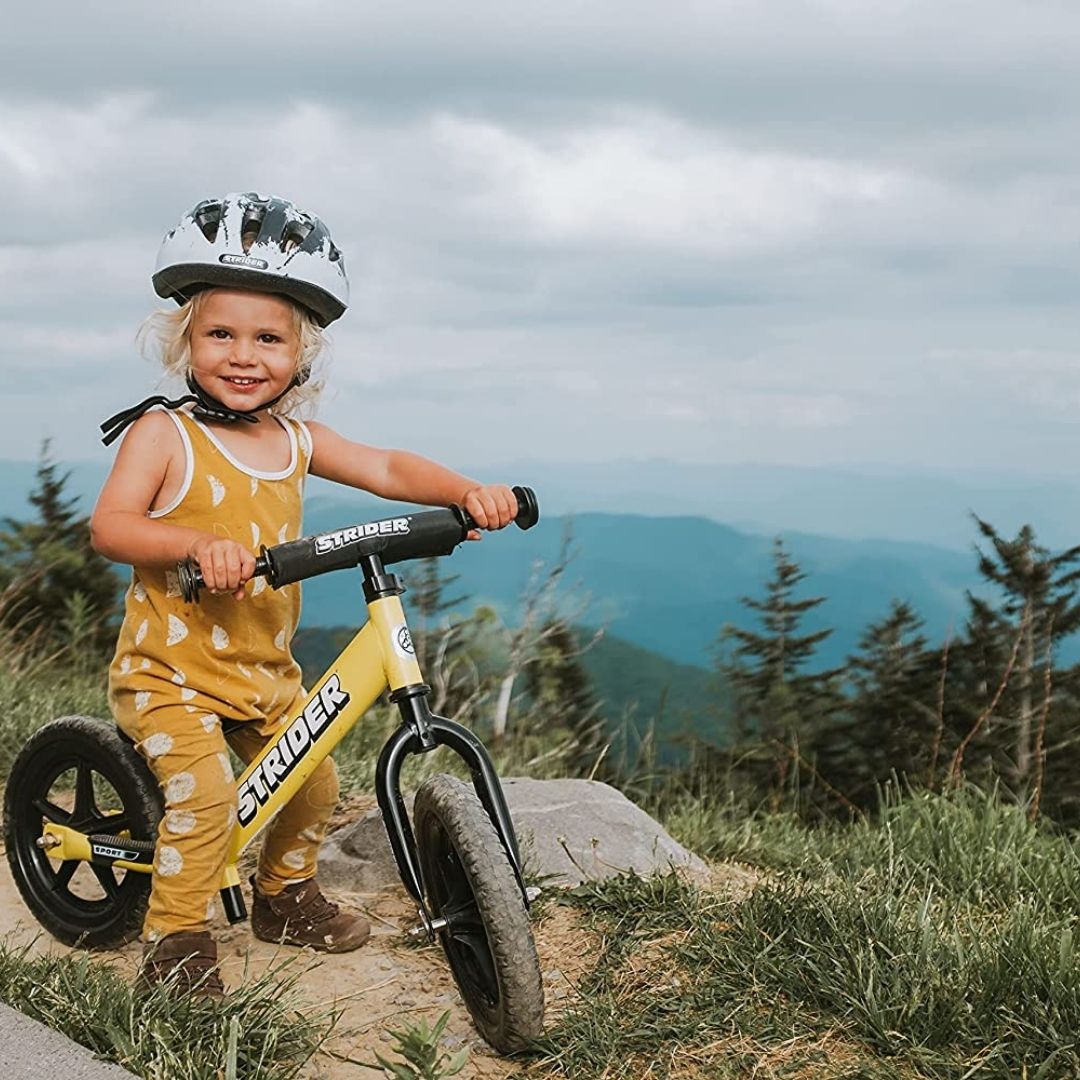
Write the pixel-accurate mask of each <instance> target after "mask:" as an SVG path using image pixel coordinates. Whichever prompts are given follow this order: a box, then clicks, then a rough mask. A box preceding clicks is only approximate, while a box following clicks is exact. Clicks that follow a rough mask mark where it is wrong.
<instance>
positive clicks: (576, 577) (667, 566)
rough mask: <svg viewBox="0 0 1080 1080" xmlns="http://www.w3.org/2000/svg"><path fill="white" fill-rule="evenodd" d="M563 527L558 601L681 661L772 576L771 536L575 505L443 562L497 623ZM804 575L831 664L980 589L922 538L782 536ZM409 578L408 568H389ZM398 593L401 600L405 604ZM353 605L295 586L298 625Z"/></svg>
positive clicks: (744, 619)
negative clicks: (872, 629)
mask: <svg viewBox="0 0 1080 1080" xmlns="http://www.w3.org/2000/svg"><path fill="white" fill-rule="evenodd" d="M386 505H387V504H383V506H381V507H380V506H378V505H377V504H375V503H373V502H371V501H367V500H362V499H360V498H356V499H351V498H345V499H337V498H331V497H327V496H319V497H316V498H313V499H312V500H311V501H310V503H309V505H308V510H307V518H306V523H305V525H306V529H307V531H309V532H318V531H323V530H327V529H331V528H337V527H340V526H341V525H342V524H346V523H351V522H354V521H362V520H364V519H365V518H366V517H372V516H375V515H377V514H382V513H385V512H386V509H385V508H386ZM568 523H569V525H570V527H571V528H572V532H573V537H574V547H575V549H576V557H575V558H574V561H573V563H572V564H571V567H570V570H569V572H568V575H567V577H568V581H567V582H566V589H565V594H566V596H567V602H568V604H571V602H575V603H576V602H579V601H580V600H581V599H582V598H585V597H587V598H588V601H589V603H588V608H587V610H586V611H585V613H584V615H583V616H582V617H581V620H580V621H582V622H583V623H585V624H587V625H592V626H604V627H606V628H607V630H608V631H609V632H610V633H611V634H613V635H615V636H616V637H618V638H621V639H623V640H625V641H627V642H630V643H632V644H634V645H637V646H640V647H642V648H645V649H648V650H649V651H651V652H655V653H658V654H660V655H661V656H664V657H667V658H668V659H670V660H673V661H675V662H676V663H679V664H689V665H695V666H698V667H706V666H710V665H711V662H712V657H713V649H714V644H715V642H716V639H717V635H718V634H719V633H720V630H721V628H722V627H723V626H724V624H725V623H729V622H737V623H739V624H740V625H747V623H748V613H747V612H746V610H745V609H744V608H743V607H742V605H741V604H740V603H739V597H740V596H743V595H746V594H750V595H755V596H756V595H759V594H760V593H761V592H762V588H763V583H764V581H765V579H766V577H767V576H768V575H769V573H770V572H771V565H772V564H771V549H772V538H771V537H768V536H760V535H754V534H749V533H745V532H742V531H740V530H738V529H733V528H731V527H730V526H726V525H721V524H719V523H717V522H715V521H709V520H707V519H705V518H701V517H642V516H637V515H631V514H594V513H588V514H578V515H576V516H575V517H573V518H572V519H568V518H561V517H552V516H550V515H546V516H543V517H542V518H541V522H540V524H539V525H538V526H537V527H536V528H535V529H533V530H531V531H530V532H524V533H523V532H520V531H519V530H517V529H514V528H510V529H507V530H505V531H504V532H502V533H498V534H489V535H487V536H485V537H484V539H483V540H482V541H481V542H479V543H467V544H465V545H463V546H462V547H461V548H459V549H458V550H457V551H456V552H455V553H454V554H453V555H452V556H450V557H449V558H448V559H447V560H446V570H447V572H448V573H456V574H460V575H461V579H460V581H459V582H458V583H457V584H456V586H455V590H456V591H458V592H463V593H465V594H467V595H468V597H469V600H468V604H469V605H474V604H477V603H486V604H490V605H491V606H493V607H494V608H496V609H497V610H498V611H500V612H501V613H502V614H503V616H504V618H506V619H507V620H508V621H511V622H512V621H514V620H515V618H516V608H517V602H518V598H519V597H520V596H521V595H522V592H523V590H524V588H525V586H526V584H527V582H528V580H529V576H530V573H531V572H532V568H533V566H534V565H535V564H536V563H538V562H540V563H545V564H547V565H550V564H551V563H552V562H553V561H554V560H555V558H556V557H557V554H558V550H559V546H560V542H561V539H562V535H563V530H564V529H565V528H566V527H567V525H568ZM786 540H787V542H788V545H789V548H790V550H791V551H792V552H793V554H794V555H795V557H796V559H797V560H798V561H799V562H800V564H801V565H802V566H803V568H804V569H805V570H806V572H807V574H808V575H809V576H808V580H807V581H806V583H805V588H804V593H805V595H822V596H826V597H827V598H828V603H826V604H823V605H821V606H820V607H819V608H817V609H815V610H814V611H813V612H812V613H811V614H810V616H809V617H808V619H807V623H806V625H807V628H808V629H819V628H822V627H826V626H829V627H833V628H834V631H835V632H834V633H833V635H832V637H830V638H829V639H828V640H827V641H826V642H824V644H823V645H822V646H821V648H820V649H819V653H818V660H819V662H820V664H821V665H823V666H829V667H831V666H834V665H836V664H838V663H842V662H843V660H844V658H845V657H846V656H847V655H848V654H849V653H850V652H851V651H853V650H854V649H855V647H856V644H857V641H858V638H859V636H860V634H861V633H862V631H863V629H864V628H865V627H866V625H867V624H868V623H870V622H871V621H873V620H876V619H879V618H881V617H882V616H884V615H885V613H886V612H887V610H888V607H889V602H890V600H891V599H892V598H893V597H898V598H900V599H904V600H907V601H908V602H909V603H911V604H912V605H913V606H914V607H915V608H916V610H917V611H919V612H920V614H921V615H922V616H923V618H924V619H925V620H926V623H927V632H928V635H929V636H930V638H931V639H934V638H942V637H944V635H945V634H947V633H948V632H949V631H950V629H956V630H958V629H960V628H961V626H962V623H963V619H964V617H965V610H966V605H965V598H964V591H965V589H966V588H969V587H970V588H975V589H978V588H979V581H978V575H977V572H976V567H975V560H974V558H973V557H972V556H971V555H968V554H961V553H959V552H954V551H947V550H944V549H940V548H934V547H932V546H930V545H925V544H905V543H896V542H892V541H861V542H852V541H849V540H838V539H834V538H830V537H823V536H813V535H810V534H802V533H791V534H788V535H787V536H786ZM398 573H400V574H401V575H402V576H403V577H404V579H405V581H406V583H408V578H409V568H408V565H407V564H406V565H404V566H402V567H399V568H398ZM407 602H408V597H406V604H407ZM362 614H363V598H362V596H361V594H360V587H359V582H358V581H357V583H356V584H354V585H350V583H349V579H348V576H347V575H342V574H335V575H328V576H327V577H323V578H314V579H312V580H311V581H309V582H307V583H306V585H305V591H304V611H303V615H302V619H301V622H302V625H305V626H319V625H321V626H339V625H348V624H350V623H354V622H355V621H356V620H357V619H358V618H359V617H362Z"/></svg>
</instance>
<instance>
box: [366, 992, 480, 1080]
mask: <svg viewBox="0 0 1080 1080" xmlns="http://www.w3.org/2000/svg"><path fill="white" fill-rule="evenodd" d="M449 1020H450V1010H449V1009H448V1010H447V1011H446V1012H444V1013H443V1014H442V1016H440V1017H439V1019H438V1020H436V1021H435V1026H434V1027H433V1028H429V1027H428V1023H427V1019H426V1018H424V1017H422V1018H421V1019H420V1021H419V1023H417V1024H406V1025H405V1026H404V1027H400V1028H390V1036H391V1038H392V1039H393V1040H394V1042H395V1044H396V1045H395V1047H394V1053H395V1054H397V1056H398V1057H400V1058H403V1059H404V1060H403V1061H400V1062H395V1061H389V1060H388V1059H387V1058H384V1057H383V1056H382V1054H376V1055H375V1060H376V1061H377V1062H378V1065H371V1066H369V1067H370V1068H373V1069H374V1068H380V1069H382V1071H383V1073H384V1074H385V1075H386V1076H387V1077H389V1078H390V1080H445V1078H447V1077H451V1076H457V1074H458V1073H459V1072H461V1070H462V1069H464V1068H465V1062H466V1061H467V1060H468V1057H469V1051H468V1049H466V1048H462V1049H461V1050H459V1051H458V1052H457V1053H456V1054H454V1055H453V1056H451V1055H450V1054H447V1053H446V1052H444V1051H443V1050H442V1049H441V1048H440V1040H441V1039H442V1034H443V1032H444V1031H445V1030H446V1025H447V1023H448V1022H449Z"/></svg>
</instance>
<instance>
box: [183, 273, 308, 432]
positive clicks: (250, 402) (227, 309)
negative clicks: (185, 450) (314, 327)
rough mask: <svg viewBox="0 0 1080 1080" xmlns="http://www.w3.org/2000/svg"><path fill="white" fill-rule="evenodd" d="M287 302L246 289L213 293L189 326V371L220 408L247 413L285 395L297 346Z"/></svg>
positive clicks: (295, 359)
mask: <svg viewBox="0 0 1080 1080" xmlns="http://www.w3.org/2000/svg"><path fill="white" fill-rule="evenodd" d="M295 324H296V319H295V317H294V313H293V308H292V305H291V304H290V303H289V301H288V300H284V299H282V298H281V297H280V296H274V295H272V294H270V293H260V292H249V291H248V290H246V289H211V290H210V291H208V292H207V293H206V295H205V296H204V297H203V299H202V302H201V303H200V304H199V306H198V309H197V311H196V313H195V315H194V317H193V318H192V321H191V371H192V374H193V375H194V376H195V379H196V380H197V382H198V383H199V385H200V386H201V387H202V388H203V389H204V390H206V391H207V393H209V394H211V395H212V396H213V397H215V398H217V399H218V401H220V402H221V403H222V404H223V405H227V406H228V407H229V408H230V409H234V410H236V411H237V412H250V411H251V410H252V409H257V408H258V407H259V406H260V405H264V404H265V403H266V402H268V401H272V400H273V399H274V398H275V397H277V396H278V395H279V394H281V393H284V391H285V390H286V389H287V388H288V386H289V383H290V382H291V381H292V377H293V375H294V374H295V373H296V367H297V361H298V358H299V355H300V342H299V340H298V338H297V334H296V325H295Z"/></svg>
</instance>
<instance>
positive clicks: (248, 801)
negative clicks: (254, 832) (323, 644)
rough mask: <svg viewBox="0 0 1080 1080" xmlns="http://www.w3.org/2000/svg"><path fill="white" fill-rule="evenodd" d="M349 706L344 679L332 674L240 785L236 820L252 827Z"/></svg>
mask: <svg viewBox="0 0 1080 1080" xmlns="http://www.w3.org/2000/svg"><path fill="white" fill-rule="evenodd" d="M348 704H349V693H348V691H346V690H343V689H342V688H341V680H340V679H339V678H338V677H337V675H336V674H335V675H331V676H330V678H328V679H327V680H326V682H325V683H324V684H323V687H322V689H321V690H320V691H319V692H318V693H317V694H316V695H315V696H314V697H313V698H312V699H311V700H310V701H309V702H308V703H307V705H305V706H304V711H303V712H302V713H301V714H300V715H299V716H298V717H297V718H296V719H295V720H294V721H293V722H292V723H291V724H290V725H289V726H288V727H287V728H286V729H285V730H284V731H283V732H282V733H281V734H280V735H279V736H278V738H277V742H275V743H274V745H273V746H271V747H270V749H269V750H267V752H266V756H265V757H264V758H263V759H262V760H261V761H260V762H259V764H258V765H256V766H255V770H254V772H252V774H251V775H250V776H249V777H248V778H247V779H246V780H245V781H244V782H243V783H242V784H241V785H240V788H239V792H238V795H239V807H238V809H237V814H236V816H237V818H238V820H239V821H240V824H241V825H249V824H250V823H251V822H252V821H253V820H254V819H255V815H256V814H257V813H258V810H259V807H260V806H262V805H265V803H266V801H267V800H268V799H269V798H270V796H271V795H272V794H273V793H274V792H275V791H277V789H278V788H279V787H281V783H282V781H283V780H284V779H285V777H287V776H288V775H289V773H291V772H292V771H293V769H294V768H295V767H296V765H297V764H298V763H299V762H300V761H302V760H303V759H304V757H305V756H306V754H307V752H308V751H309V750H310V749H311V748H312V746H314V745H315V742H316V740H317V739H318V738H319V736H320V735H321V734H322V733H323V732H324V731H325V730H326V728H327V726H328V725H329V723H330V721H331V720H333V719H334V718H335V717H336V716H337V715H338V713H340V712H341V710H342V709H343V708H345V706H346V705H348Z"/></svg>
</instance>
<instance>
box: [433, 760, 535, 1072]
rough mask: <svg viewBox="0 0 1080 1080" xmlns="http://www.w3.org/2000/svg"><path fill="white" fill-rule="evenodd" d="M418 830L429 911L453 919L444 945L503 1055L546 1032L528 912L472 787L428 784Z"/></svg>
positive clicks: (470, 1003)
mask: <svg viewBox="0 0 1080 1080" xmlns="http://www.w3.org/2000/svg"><path fill="white" fill-rule="evenodd" d="M413 827H414V830H415V833H416V843H417V850H418V853H419V857H420V866H421V870H422V872H423V876H424V884H425V888H426V889H427V893H428V897H427V899H428V905H429V907H430V909H431V913H432V915H433V917H435V918H439V917H442V918H446V919H449V922H450V925H449V926H448V927H447V928H446V929H445V930H441V931H440V932H439V939H440V941H441V942H442V947H443V949H444V951H445V952H446V957H447V959H448V960H449V962H450V970H451V971H452V972H453V974H454V981H455V982H456V983H457V986H458V989H459V990H460V991H461V996H462V997H463V998H464V999H465V1006H466V1008H467V1009H468V1010H469V1013H470V1014H471V1015H472V1018H473V1022H474V1023H475V1024H476V1027H477V1030H478V1031H479V1032H480V1034H481V1035H483V1037H484V1038H485V1039H486V1040H487V1041H488V1042H489V1043H490V1044H491V1045H492V1046H493V1047H494V1048H495V1049H496V1050H498V1051H500V1052H501V1053H504V1054H508V1053H513V1052H514V1051H517V1050H524V1049H526V1048H527V1047H528V1046H529V1045H530V1044H531V1043H533V1042H534V1041H535V1040H536V1039H538V1038H539V1037H540V1036H541V1035H542V1034H543V1031H544V986H543V980H542V979H541V977H540V961H539V960H538V959H537V956H536V943H535V942H534V941H533V936H532V930H531V928H530V926H529V912H528V910H527V909H526V907H525V902H524V900H523V899H522V896H521V890H520V888H519V887H518V883H517V878H516V877H515V875H514V871H513V868H512V867H511V865H510V862H509V860H508V859H507V857H506V852H505V851H504V850H503V847H502V844H501V843H500V842H499V837H498V834H497V833H496V831H495V827H494V826H493V825H492V823H491V819H490V818H489V817H488V816H487V813H486V812H485V810H484V808H483V806H482V805H481V803H480V800H479V799H478V798H477V797H476V794H475V793H474V792H473V791H472V789H471V788H469V787H467V786H466V785H465V784H463V783H462V782H461V781H460V780H455V779H454V778H453V777H452V776H446V775H443V774H440V775H438V776H433V777H432V778H431V779H430V780H427V781H426V782H425V783H424V784H422V785H421V787H420V789H419V791H417V793H416V802H415V804H414V807H413Z"/></svg>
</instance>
